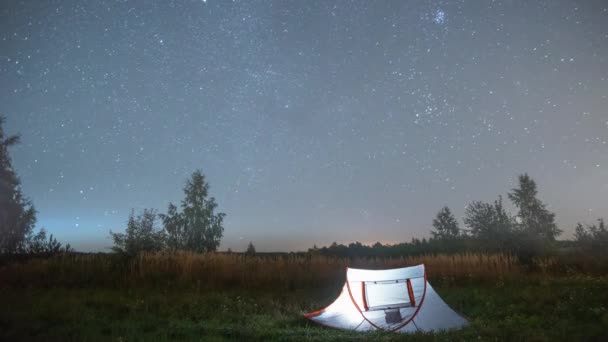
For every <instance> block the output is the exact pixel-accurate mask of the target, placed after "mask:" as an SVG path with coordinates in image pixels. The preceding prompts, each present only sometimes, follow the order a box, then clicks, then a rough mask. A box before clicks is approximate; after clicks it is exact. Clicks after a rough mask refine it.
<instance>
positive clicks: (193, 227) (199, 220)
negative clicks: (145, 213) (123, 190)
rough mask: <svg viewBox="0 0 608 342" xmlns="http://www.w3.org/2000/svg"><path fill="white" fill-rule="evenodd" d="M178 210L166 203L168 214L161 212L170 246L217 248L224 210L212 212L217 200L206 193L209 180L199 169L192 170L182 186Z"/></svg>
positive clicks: (176, 247) (208, 250)
mask: <svg viewBox="0 0 608 342" xmlns="http://www.w3.org/2000/svg"><path fill="white" fill-rule="evenodd" d="M184 194H185V198H184V199H183V200H182V203H181V209H182V211H181V212H178V210H177V207H176V206H175V205H174V204H173V203H169V207H168V209H167V214H164V215H161V218H162V220H163V223H164V225H165V229H166V231H167V233H168V236H169V239H168V241H169V246H170V248H172V249H183V250H192V251H196V252H210V251H215V250H217V248H218V246H219V245H220V241H221V239H222V236H223V234H224V227H223V225H222V224H223V221H224V217H225V216H226V214H224V213H215V209H216V208H217V203H216V202H215V198H213V197H209V184H208V183H207V182H206V181H205V176H204V175H203V173H202V172H201V171H200V170H196V171H195V172H194V173H192V176H191V177H190V179H188V181H187V183H186V186H185V187H184Z"/></svg>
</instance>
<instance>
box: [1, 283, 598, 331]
mask: <svg viewBox="0 0 608 342" xmlns="http://www.w3.org/2000/svg"><path fill="white" fill-rule="evenodd" d="M334 291H335V289H327V288H324V287H323V286H320V287H319V289H318V290H317V291H292V292H281V293H273V292H267V291H238V290H231V291H221V292H216V291H200V290H195V289H192V290H189V291H183V290H170V289H165V290H154V289H133V288H131V289H107V288H87V289H65V288H54V289H40V288H30V289H4V290H2V292H1V293H0V301H1V302H2V303H4V304H3V306H4V310H2V311H0V340H8V341H54V340H62V341H70V340H72V341H101V340H106V341H109V340H113V341H170V340H183V341H212V340H277V341H278V340H293V341H299V340H344V341H349V340H368V339H377V340H386V341H389V340H390V341H392V340H414V341H431V340H432V341H435V340H440V341H441V340H446V341H447V340H463V341H470V340H474V339H475V340H484V341H485V340H521V341H555V340H570V341H572V340H575V341H582V340H585V341H591V340H598V341H600V340H606V338H608V311H607V307H606V303H608V281H607V280H606V279H594V278H581V279H561V280H553V281H550V282H544V281H530V282H520V281H518V282H508V283H503V284H498V285H489V284H485V285H483V286H466V287H465V286H453V287H442V288H438V291H439V293H440V295H441V296H442V297H443V298H444V299H445V300H446V302H448V303H449V304H450V305H451V306H452V307H453V308H454V309H456V310H458V311H459V312H461V313H463V314H464V315H466V316H468V317H469V318H470V320H471V323H472V324H471V326H470V327H469V328H466V329H463V330H459V331H452V332H444V333H439V334H416V335H402V334H391V333H382V332H375V333H371V334H370V333H354V332H343V331H338V330H333V329H327V328H324V327H321V326H317V325H315V324H313V323H310V322H308V321H307V320H305V319H304V318H303V317H302V313H303V312H307V311H310V310H313V309H318V308H319V307H321V306H324V305H326V304H328V303H329V302H330V301H331V300H333V298H335V296H336V294H337V293H335V292H334Z"/></svg>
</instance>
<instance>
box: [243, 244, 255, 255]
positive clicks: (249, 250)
mask: <svg viewBox="0 0 608 342" xmlns="http://www.w3.org/2000/svg"><path fill="white" fill-rule="evenodd" d="M245 254H247V255H251V256H254V255H255V246H254V245H253V242H251V241H249V244H248V245H247V251H245Z"/></svg>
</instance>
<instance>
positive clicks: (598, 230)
mask: <svg viewBox="0 0 608 342" xmlns="http://www.w3.org/2000/svg"><path fill="white" fill-rule="evenodd" d="M597 221H598V224H597V225H595V224H593V225H588V226H587V227H586V228H585V227H583V225H582V224H580V223H577V225H576V228H575V232H574V241H575V242H576V244H577V246H578V247H579V248H582V249H586V250H592V251H596V252H603V253H605V252H606V248H608V227H606V223H605V222H604V219H603V218H599V219H598V220H597Z"/></svg>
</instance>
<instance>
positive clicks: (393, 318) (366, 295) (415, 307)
mask: <svg viewBox="0 0 608 342" xmlns="http://www.w3.org/2000/svg"><path fill="white" fill-rule="evenodd" d="M305 317H306V318H308V319H310V320H312V321H314V322H316V323H319V324H321V325H324V326H328V327H332V328H337V329H343V330H356V331H369V330H376V329H380V330H386V331H398V332H418V331H421V332H430V331H437V330H447V329H456V328H462V327H464V326H466V325H468V322H467V320H466V319H464V318H463V317H462V316H460V315H459V314H458V313H456V312H455V311H454V310H452V309H451V308H450V307H449V306H448V305H447V304H446V303H445V302H444V301H443V300H442V299H441V297H439V295H438V294H437V292H435V290H434V289H433V287H432V286H431V284H429V283H428V282H427V280H426V271H425V269H424V265H418V266H414V267H405V268H396V269H391V270H378V271H376V270H363V269H355V268H347V269H346V282H345V284H344V287H343V288H342V292H341V293H340V296H338V298H337V299H336V300H335V301H334V302H333V303H331V304H330V305H329V306H328V307H326V308H325V309H322V310H319V311H315V312H311V313H308V314H306V315H305Z"/></svg>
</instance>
